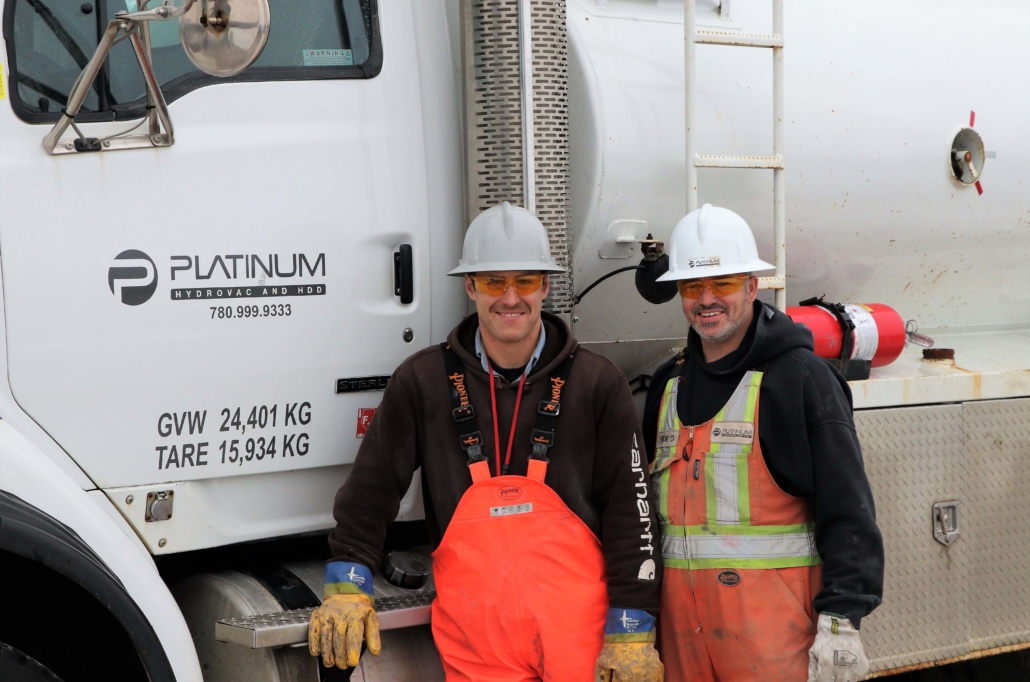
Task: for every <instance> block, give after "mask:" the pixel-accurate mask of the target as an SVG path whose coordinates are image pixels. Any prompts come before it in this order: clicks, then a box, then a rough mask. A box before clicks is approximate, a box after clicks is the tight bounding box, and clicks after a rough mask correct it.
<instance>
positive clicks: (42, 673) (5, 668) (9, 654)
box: [0, 642, 61, 682]
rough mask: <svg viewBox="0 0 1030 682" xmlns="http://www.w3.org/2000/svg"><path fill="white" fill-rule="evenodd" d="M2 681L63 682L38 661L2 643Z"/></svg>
mask: <svg viewBox="0 0 1030 682" xmlns="http://www.w3.org/2000/svg"><path fill="white" fill-rule="evenodd" d="M0 680H4V681H5V682H61V678H60V677H58V676H57V675H55V674H53V673H52V672H50V670H49V669H48V668H47V667H46V666H45V665H43V664H42V663H40V662H39V661H37V660H36V659H34V658H32V657H30V656H27V655H25V654H23V653H22V652H20V651H18V650H17V649H15V648H14V647H13V646H8V645H6V644H4V643H3V642H0Z"/></svg>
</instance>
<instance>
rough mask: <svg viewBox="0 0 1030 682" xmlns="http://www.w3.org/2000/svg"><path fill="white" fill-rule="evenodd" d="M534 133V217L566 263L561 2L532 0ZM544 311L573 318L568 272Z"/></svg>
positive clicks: (566, 149) (557, 278) (556, 254)
mask: <svg viewBox="0 0 1030 682" xmlns="http://www.w3.org/2000/svg"><path fill="white" fill-rule="evenodd" d="M532 8H533V14H532V21H533V133H534V148H535V153H534V157H535V161H536V164H535V166H536V214H537V217H538V218H540V220H541V222H543V224H544V226H545V227H546V228H547V234H548V236H549V237H550V241H551V255H553V256H554V259H555V261H556V262H557V263H558V264H559V265H562V266H564V267H567V268H571V266H572V263H571V262H570V261H569V241H570V240H569V232H568V230H569V202H570V194H569V76H568V61H569V50H568V39H567V37H566V28H565V0H533V4H532ZM551 284H552V287H551V294H550V295H549V296H548V298H547V304H548V305H547V309H548V310H550V311H551V312H554V313H558V314H561V313H566V314H571V313H572V297H573V290H572V272H571V270H570V271H569V272H568V273H565V274H563V275H558V276H554V277H552V278H551Z"/></svg>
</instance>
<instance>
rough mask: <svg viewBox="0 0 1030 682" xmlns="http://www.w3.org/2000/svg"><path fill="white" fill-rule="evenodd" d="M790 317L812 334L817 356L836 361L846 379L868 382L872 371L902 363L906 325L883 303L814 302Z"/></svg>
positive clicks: (791, 311)
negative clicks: (874, 368) (871, 368)
mask: <svg viewBox="0 0 1030 682" xmlns="http://www.w3.org/2000/svg"><path fill="white" fill-rule="evenodd" d="M787 315H789V316H790V318H791V319H792V320H794V322H796V323H798V324H802V325H804V326H805V327H808V329H809V330H810V331H811V332H812V338H813V340H814V341H815V354H816V355H818V356H819V357H821V358H827V359H828V360H832V361H834V363H835V364H836V365H837V368H838V369H839V370H840V371H841V373H842V374H844V378H845V379H849V380H853V379H868V378H869V368H870V367H883V366H884V365H889V364H890V363H892V362H894V361H895V360H897V359H898V356H899V355H901V351H902V350H903V349H904V348H905V341H906V339H907V334H906V331H905V322H904V320H902V319H901V316H900V315H899V314H898V313H897V311H895V310H894V309H893V308H891V307H890V306H886V305H883V304H882V303H869V304H850V303H845V304H841V303H827V302H825V301H823V300H822V299H821V298H818V299H816V298H810V299H808V300H806V301H802V302H801V305H799V306H795V307H790V308H787Z"/></svg>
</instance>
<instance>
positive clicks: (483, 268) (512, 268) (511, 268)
mask: <svg viewBox="0 0 1030 682" xmlns="http://www.w3.org/2000/svg"><path fill="white" fill-rule="evenodd" d="M477 272H568V269H567V268H563V267H561V266H560V265H555V264H554V263H548V264H543V263H541V262H540V261H525V262H522V263H477V264H475V265H465V264H464V263H462V264H461V265H459V266H458V267H456V268H454V269H453V270H451V271H450V272H448V273H447V275H448V276H449V277H461V276H463V275H471V274H475V273H477Z"/></svg>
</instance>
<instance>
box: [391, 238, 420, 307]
mask: <svg viewBox="0 0 1030 682" xmlns="http://www.w3.org/2000/svg"><path fill="white" fill-rule="evenodd" d="M393 295H394V296H400V297H401V303H403V304H404V305H407V304H409V303H411V302H412V301H414V300H415V273H414V268H413V266H412V258H411V244H401V246H400V250H399V251H394V253H393Z"/></svg>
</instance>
